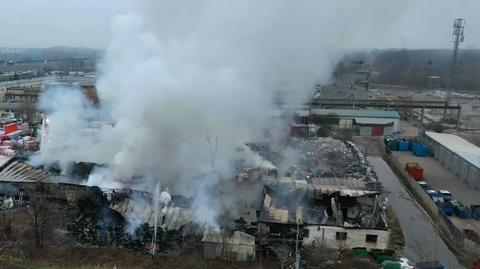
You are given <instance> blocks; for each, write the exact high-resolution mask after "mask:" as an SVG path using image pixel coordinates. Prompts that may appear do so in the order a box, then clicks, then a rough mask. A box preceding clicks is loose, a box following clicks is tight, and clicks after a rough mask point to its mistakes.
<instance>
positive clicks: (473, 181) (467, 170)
mask: <svg viewBox="0 0 480 269" xmlns="http://www.w3.org/2000/svg"><path fill="white" fill-rule="evenodd" d="M427 142H428V144H429V145H430V148H431V150H432V153H433V155H434V157H435V159H437V160H438V161H439V162H440V163H441V164H442V165H443V166H445V167H446V168H447V169H449V170H450V171H452V172H453V173H454V174H455V175H457V176H458V177H459V178H461V179H462V180H463V181H465V182H467V183H468V185H470V186H472V187H473V188H474V189H476V190H480V169H478V167H476V166H475V165H473V164H471V163H470V162H468V161H466V160H465V159H463V158H462V157H461V156H460V155H458V154H456V153H455V152H452V151H450V150H449V149H447V148H446V147H444V146H443V145H441V144H440V143H438V142H436V141H434V140H432V139H429V138H427Z"/></svg>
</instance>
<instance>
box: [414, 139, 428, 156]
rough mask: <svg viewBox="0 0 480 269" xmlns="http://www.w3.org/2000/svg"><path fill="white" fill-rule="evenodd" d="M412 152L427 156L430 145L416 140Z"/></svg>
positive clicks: (416, 154)
mask: <svg viewBox="0 0 480 269" xmlns="http://www.w3.org/2000/svg"><path fill="white" fill-rule="evenodd" d="M412 152H413V154H415V156H418V157H426V156H427V155H428V146H427V145H425V144H423V143H420V142H415V143H413V144H412Z"/></svg>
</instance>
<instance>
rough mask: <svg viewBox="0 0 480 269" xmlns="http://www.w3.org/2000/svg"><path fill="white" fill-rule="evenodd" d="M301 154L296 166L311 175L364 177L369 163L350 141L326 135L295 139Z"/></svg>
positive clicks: (295, 147)
mask: <svg viewBox="0 0 480 269" xmlns="http://www.w3.org/2000/svg"><path fill="white" fill-rule="evenodd" d="M293 147H294V149H295V150H296V151H297V152H298V154H299V162H298V164H297V165H296V167H297V168H298V169H299V170H300V171H302V173H303V174H305V173H308V174H310V176H311V177H337V178H357V179H359V178H363V177H364V176H365V175H366V172H367V168H368V165H367V164H366V162H365V160H364V158H363V156H361V155H360V153H359V151H358V150H357V148H356V147H355V146H354V145H353V144H352V143H350V142H348V141H340V140H337V139H333V138H329V137H324V138H317V139H309V140H300V139H298V140H295V141H294V142H293Z"/></svg>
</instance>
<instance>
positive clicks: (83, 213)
mask: <svg viewBox="0 0 480 269" xmlns="http://www.w3.org/2000/svg"><path fill="white" fill-rule="evenodd" d="M145 195H147V194H146V193H143V192H134V191H131V190H120V191H113V192H111V193H108V195H107V193H104V192H103V191H102V190H100V189H99V188H98V187H92V188H90V190H89V191H88V192H87V194H86V195H85V197H83V198H82V199H80V200H79V203H78V216H77V217H76V219H75V220H74V221H73V222H72V224H70V225H69V226H68V230H69V232H70V234H71V235H72V236H73V237H74V238H75V239H76V240H77V241H78V242H79V243H82V244H90V245H96V246H107V245H115V246H118V247H122V248H128V249H132V250H136V251H146V252H148V253H156V252H167V251H169V250H174V249H182V250H183V249H184V248H183V247H181V246H184V245H185V244H186V242H192V241H195V240H197V241H199V240H200V239H201V236H200V235H197V234H196V233H195V231H197V229H196V228H194V226H196V225H195V224H194V223H193V222H191V221H187V220H184V221H183V222H182V221H180V220H179V219H180V218H181V214H179V211H178V207H169V208H166V209H165V210H162V212H159V216H158V218H159V222H158V224H159V226H158V227H157V235H156V237H155V238H156V244H152V243H153V241H152V240H153V238H154V226H153V219H152V218H153V217H154V216H153V212H152V210H151V209H150V210H147V209H148V206H147V205H146V204H142V206H144V207H145V210H144V211H140V212H142V213H144V216H139V215H135V216H132V215H131V213H132V209H133V207H135V206H139V205H140V204H141V203H142V201H139V199H138V198H139V197H142V196H145ZM145 197H146V198H151V197H150V196H148V197H147V196H145ZM178 200H179V202H178V203H184V202H185V201H182V200H181V199H178ZM145 201H148V202H151V199H145ZM135 203H136V204H135ZM136 212H138V211H136ZM154 246H155V249H152V248H153V247H154ZM187 249H188V248H187Z"/></svg>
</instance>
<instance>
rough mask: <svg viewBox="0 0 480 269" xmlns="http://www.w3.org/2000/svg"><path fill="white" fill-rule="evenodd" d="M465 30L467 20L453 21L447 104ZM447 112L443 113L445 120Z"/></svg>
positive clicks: (453, 85)
mask: <svg viewBox="0 0 480 269" xmlns="http://www.w3.org/2000/svg"><path fill="white" fill-rule="evenodd" d="M464 28H465V19H462V18H457V19H455V20H454V21H453V32H452V42H453V55H452V66H451V67H450V76H449V78H448V82H447V100H446V101H447V102H449V101H450V94H451V92H452V89H453V88H454V87H455V71H456V70H455V69H456V67H457V57H458V47H459V46H460V43H462V42H463V40H464V35H463V30H464ZM446 114H447V110H446V109H445V110H444V112H443V118H444V120H445V118H446V116H447V115H446Z"/></svg>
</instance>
